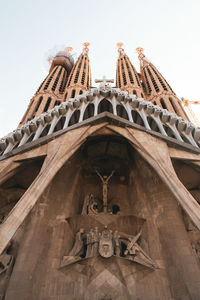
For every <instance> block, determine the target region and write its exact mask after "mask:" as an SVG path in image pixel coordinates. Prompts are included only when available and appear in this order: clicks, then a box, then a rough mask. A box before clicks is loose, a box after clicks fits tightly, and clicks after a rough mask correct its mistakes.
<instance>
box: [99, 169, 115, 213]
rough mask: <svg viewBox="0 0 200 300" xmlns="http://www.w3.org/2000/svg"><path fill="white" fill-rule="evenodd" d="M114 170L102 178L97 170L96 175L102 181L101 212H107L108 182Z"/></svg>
mask: <svg viewBox="0 0 200 300" xmlns="http://www.w3.org/2000/svg"><path fill="white" fill-rule="evenodd" d="M114 172H115V171H114V170H113V171H112V172H111V174H110V175H109V176H105V175H104V176H102V175H101V174H100V173H99V172H98V171H97V170H96V173H97V175H98V176H99V178H100V179H101V181H102V194H103V212H104V213H107V212H108V182H109V180H110V178H111V177H112V176H113V174H114Z"/></svg>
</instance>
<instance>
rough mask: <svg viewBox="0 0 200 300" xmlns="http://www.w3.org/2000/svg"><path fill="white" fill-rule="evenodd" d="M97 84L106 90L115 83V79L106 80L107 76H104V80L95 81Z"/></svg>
mask: <svg viewBox="0 0 200 300" xmlns="http://www.w3.org/2000/svg"><path fill="white" fill-rule="evenodd" d="M95 82H96V83H100V87H101V88H104V89H106V88H107V87H109V86H110V84H109V83H114V79H106V76H103V78H102V79H95Z"/></svg>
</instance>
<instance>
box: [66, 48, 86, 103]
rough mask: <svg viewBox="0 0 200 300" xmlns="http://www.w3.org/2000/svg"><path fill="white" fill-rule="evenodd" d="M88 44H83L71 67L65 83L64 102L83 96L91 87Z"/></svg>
mask: <svg viewBox="0 0 200 300" xmlns="http://www.w3.org/2000/svg"><path fill="white" fill-rule="evenodd" d="M89 46H90V43H88V42H85V43H84V44H83V51H82V53H81V55H80V56H79V58H78V60H77V62H76V63H75V65H74V66H73V69H72V72H71V74H70V76H69V79H68V82H67V90H66V92H65V101H66V100H68V99H69V98H74V97H75V96H77V95H81V94H83V92H85V91H88V90H89V89H90V87H91V70H90V60H89V57H88V52H89V48H88V47H89Z"/></svg>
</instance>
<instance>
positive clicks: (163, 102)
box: [160, 99, 167, 109]
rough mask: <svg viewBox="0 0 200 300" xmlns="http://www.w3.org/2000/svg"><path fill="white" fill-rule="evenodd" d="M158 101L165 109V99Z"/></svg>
mask: <svg viewBox="0 0 200 300" xmlns="http://www.w3.org/2000/svg"><path fill="white" fill-rule="evenodd" d="M160 103H161V105H162V108H164V109H167V106H166V104H165V101H164V100H163V99H160Z"/></svg>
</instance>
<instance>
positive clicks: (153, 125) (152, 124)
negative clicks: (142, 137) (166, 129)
mask: <svg viewBox="0 0 200 300" xmlns="http://www.w3.org/2000/svg"><path fill="white" fill-rule="evenodd" d="M147 121H148V123H149V126H150V128H151V129H152V130H153V131H156V132H159V133H161V132H160V129H159V127H158V125H157V123H156V121H155V120H154V119H153V118H152V117H147Z"/></svg>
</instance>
